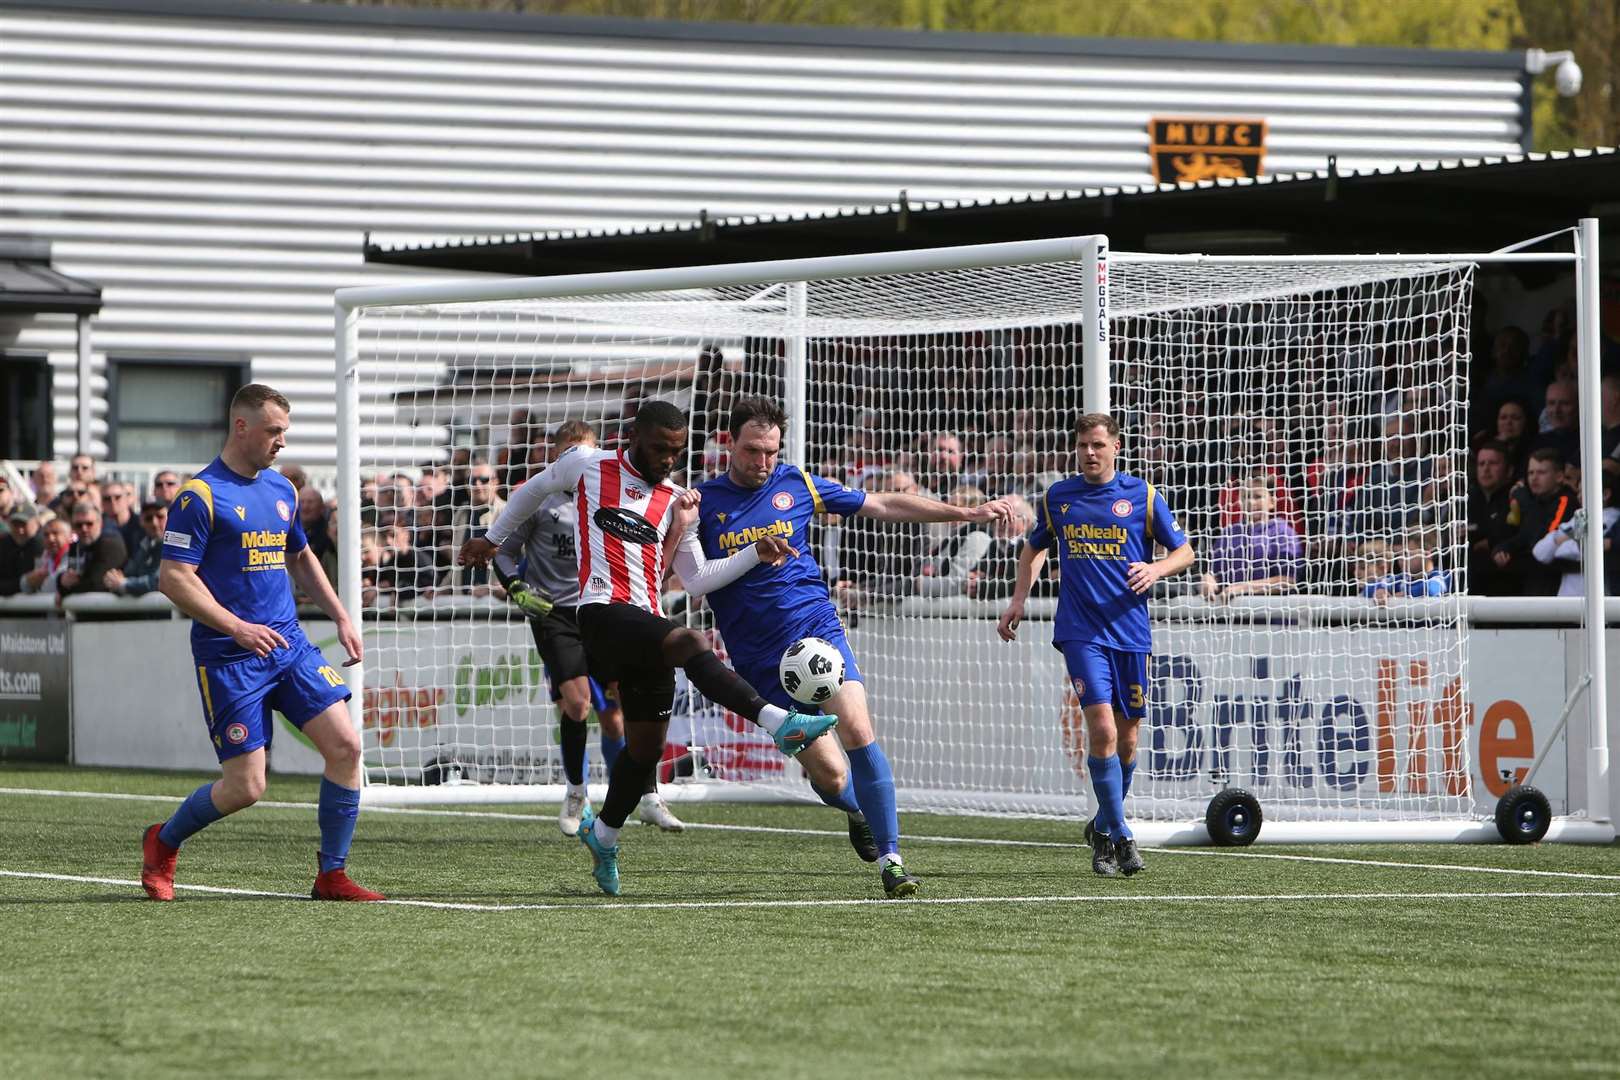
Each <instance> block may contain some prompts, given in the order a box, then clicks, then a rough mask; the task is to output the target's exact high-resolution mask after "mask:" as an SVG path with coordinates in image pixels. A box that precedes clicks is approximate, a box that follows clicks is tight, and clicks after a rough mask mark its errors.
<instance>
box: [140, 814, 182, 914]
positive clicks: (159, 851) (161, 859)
mask: <svg viewBox="0 0 1620 1080" xmlns="http://www.w3.org/2000/svg"><path fill="white" fill-rule="evenodd" d="M162 828H163V823H162V822H161V821H160V822H158V823H157V824H156V825H153V826H152V827H151V828H149V829H147V830H146V835H145V836H143V837H142V838H141V888H143V889H145V890H146V895H147V896H150V897H151V898H152V899H153V900H173V899H174V857H175V856H176V855H178V854H180V849H179V848H172V847H170V846H169V845H168V844H165V843H164V842H163V841H162V840H160V839H158V833H159V832H160V831H161V830H162Z"/></svg>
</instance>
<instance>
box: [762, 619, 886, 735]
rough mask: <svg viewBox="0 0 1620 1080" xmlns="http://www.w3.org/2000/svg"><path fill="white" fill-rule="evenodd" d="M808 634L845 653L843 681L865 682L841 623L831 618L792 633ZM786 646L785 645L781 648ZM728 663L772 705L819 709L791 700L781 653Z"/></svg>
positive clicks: (808, 710)
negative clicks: (784, 685) (786, 688)
mask: <svg viewBox="0 0 1620 1080" xmlns="http://www.w3.org/2000/svg"><path fill="white" fill-rule="evenodd" d="M807 637H818V638H821V639H822V640H823V641H826V642H828V643H830V644H832V645H835V646H837V647H838V651H839V652H841V653H843V654H844V681H845V682H864V681H865V680H864V679H862V678H861V668H860V665H859V664H857V663H855V654H854V653H852V652H850V651H849V640H848V639H847V638H846V637H844V625H843V623H841V622H839V621H838V620H837V619H836V618H835V619H834V620H832V622H831V624H829V623H827V622H824V621H818V622H817V623H816V624H815V625H813V626H810V627H807V628H806V629H805V631H804V633H802V634H797V635H795V636H794V638H793V641H798V640H799V639H800V638H807ZM793 641H790V642H788V644H789V645H791V644H792V643H793ZM785 648H786V647H785V646H784V650H785ZM731 666H732V667H733V668H734V669H735V670H736V672H737V674H738V675H741V676H742V677H743V679H744V680H745V681H746V682H747V683H748V685H750V686H752V687H753V688H754V689H755V690H758V691H759V696H760V697H762V698H764V699H765V700H766V701H768V702H770V703H771V704H772V705H780V706H781V707H782V708H784V709H791V710H793V711H794V712H801V713H809V714H812V715H815V714H819V713H820V712H821V707H820V706H819V705H806V704H805V703H804V702H802V701H794V700H793V697H792V695H790V694H789V693H788V692H787V691H786V690H784V689H783V688H782V656H781V653H776V654H774V655H773V654H769V653H767V654H766V655H764V656H758V657H737V656H733V657H732V658H731Z"/></svg>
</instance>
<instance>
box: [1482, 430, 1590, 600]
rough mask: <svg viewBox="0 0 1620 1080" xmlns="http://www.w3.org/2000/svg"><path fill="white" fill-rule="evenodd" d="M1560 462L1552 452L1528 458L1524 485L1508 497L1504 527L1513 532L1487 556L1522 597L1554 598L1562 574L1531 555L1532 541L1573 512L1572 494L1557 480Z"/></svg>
mask: <svg viewBox="0 0 1620 1080" xmlns="http://www.w3.org/2000/svg"><path fill="white" fill-rule="evenodd" d="M1563 471H1564V463H1563V462H1562V461H1560V460H1559V458H1558V453H1557V451H1555V450H1537V451H1536V452H1535V453H1533V454H1531V455H1530V468H1529V470H1528V471H1527V473H1526V474H1525V480H1524V483H1522V484H1519V485H1518V486H1516V487H1515V488H1514V489H1513V491H1512V493H1511V494H1510V495H1509V496H1508V501H1509V504H1510V509H1509V510H1508V524H1510V525H1512V526H1514V528H1515V532H1514V534H1513V535H1512V536H1511V537H1509V538H1508V539H1507V540H1506V541H1504V542H1503V543H1501V544H1499V545H1497V548H1496V550H1495V551H1493V552H1492V553H1491V559H1492V561H1493V562H1495V563H1496V565H1497V566H1498V567H1499V568H1500V569H1503V570H1507V571H1510V572H1511V573H1513V574H1514V575H1515V576H1517V577H1518V579H1519V584H1520V591H1521V592H1522V593H1523V594H1524V595H1525V596H1554V595H1556V594H1557V592H1558V584H1559V580H1560V578H1562V576H1563V572H1562V571H1560V570H1556V569H1553V568H1550V567H1548V566H1547V565H1545V564H1543V563H1540V562H1538V561H1537V560H1536V558H1535V555H1534V554H1532V552H1533V550H1534V548H1535V546H1536V541H1538V540H1540V539H1541V538H1542V537H1543V536H1546V535H1547V534H1548V533H1550V532H1552V531H1553V530H1554V529H1556V528H1558V526H1560V525H1562V524H1563V523H1564V522H1566V521H1568V520H1569V516H1570V514H1572V513H1574V511H1575V504H1576V499H1575V493H1574V492H1573V491H1571V490H1570V489H1569V488H1567V487H1565V486H1564V484H1563V481H1562V479H1561V477H1562V475H1563Z"/></svg>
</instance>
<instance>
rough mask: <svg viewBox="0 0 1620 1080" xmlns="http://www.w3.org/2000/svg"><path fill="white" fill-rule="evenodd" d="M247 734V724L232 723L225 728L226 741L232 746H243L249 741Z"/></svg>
mask: <svg viewBox="0 0 1620 1080" xmlns="http://www.w3.org/2000/svg"><path fill="white" fill-rule="evenodd" d="M247 736H248V731H247V725H246V724H231V725H229V726H228V727H226V729H225V741H226V742H228V743H230V744H231V745H232V746H241V745H242V744H243V743H245V742H247Z"/></svg>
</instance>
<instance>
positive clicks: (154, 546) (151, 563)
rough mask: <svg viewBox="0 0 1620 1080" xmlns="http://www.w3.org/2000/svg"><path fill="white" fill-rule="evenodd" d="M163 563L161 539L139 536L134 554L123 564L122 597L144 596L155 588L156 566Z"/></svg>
mask: <svg viewBox="0 0 1620 1080" xmlns="http://www.w3.org/2000/svg"><path fill="white" fill-rule="evenodd" d="M162 561H163V537H161V536H147V535H146V534H145V533H144V532H143V533H142V534H141V542H140V543H139V544H137V545H135V554H133V555H131V556H130V557H129V561H128V562H126V563H125V564H124V589H123V592H124V595H125V596H144V595H145V594H147V593H149V592H151V591H152V590H153V589H155V588H157V583H158V564H159V563H161V562H162Z"/></svg>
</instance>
